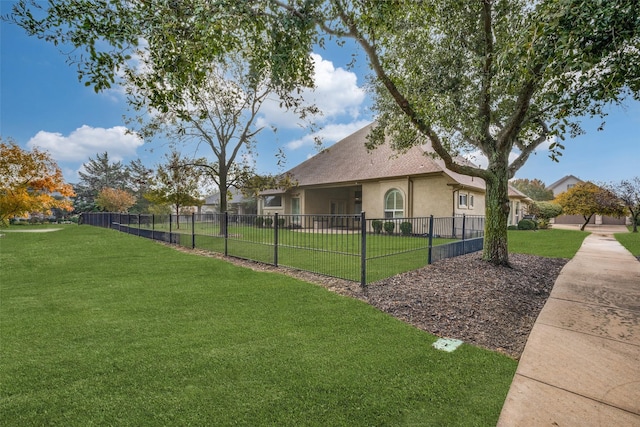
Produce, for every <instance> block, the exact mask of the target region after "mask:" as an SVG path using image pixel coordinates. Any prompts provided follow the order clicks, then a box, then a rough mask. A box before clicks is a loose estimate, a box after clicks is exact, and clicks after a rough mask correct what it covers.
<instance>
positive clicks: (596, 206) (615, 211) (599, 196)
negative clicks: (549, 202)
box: [554, 182, 625, 230]
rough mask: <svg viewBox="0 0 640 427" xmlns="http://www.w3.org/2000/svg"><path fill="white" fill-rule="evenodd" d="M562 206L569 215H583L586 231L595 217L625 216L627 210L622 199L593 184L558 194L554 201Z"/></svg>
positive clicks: (581, 227)
mask: <svg viewBox="0 0 640 427" xmlns="http://www.w3.org/2000/svg"><path fill="white" fill-rule="evenodd" d="M554 202H555V203H557V204H559V205H560V206H562V212H563V213H565V214H567V215H581V216H582V217H583V218H584V223H583V224H582V226H580V230H584V229H585V227H586V226H587V224H588V223H589V221H590V220H591V217H593V216H594V215H608V216H618V217H620V216H623V215H624V212H625V209H624V205H623V204H622V203H621V201H620V199H619V198H618V197H617V196H616V195H615V194H614V193H613V192H611V191H609V190H607V189H605V188H602V187H599V186H597V185H595V184H594V183H592V182H581V183H578V184H576V185H575V186H573V187H571V188H570V189H568V190H567V191H565V192H564V193H560V194H558V196H557V197H556V198H555V200H554Z"/></svg>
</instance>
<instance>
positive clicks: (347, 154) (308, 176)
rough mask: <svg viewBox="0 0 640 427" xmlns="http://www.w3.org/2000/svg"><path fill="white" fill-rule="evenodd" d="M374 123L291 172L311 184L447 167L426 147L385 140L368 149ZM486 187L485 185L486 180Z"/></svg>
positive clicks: (405, 174)
mask: <svg viewBox="0 0 640 427" xmlns="http://www.w3.org/2000/svg"><path fill="white" fill-rule="evenodd" d="M372 126H374V124H370V125H368V126H365V127H364V128H362V129H360V130H358V131H356V132H355V133H353V134H351V135H349V136H347V137H346V138H344V139H342V140H340V141H338V142H336V143H335V144H334V145H332V146H331V147H329V148H327V149H325V150H323V151H321V152H320V153H318V154H316V155H315V156H313V157H312V158H310V159H308V160H306V161H305V162H303V163H301V164H299V165H298V166H296V167H294V168H293V169H291V170H289V172H288V173H289V174H291V175H292V176H293V178H294V179H295V180H296V181H297V182H298V185H299V186H307V185H322V184H337V183H345V182H355V181H366V180H372V179H385V178H393V177H401V176H411V175H423V174H429V173H438V172H444V171H445V170H446V168H445V167H444V164H443V163H442V161H438V160H436V159H434V158H432V157H431V156H428V155H426V154H425V149H424V148H423V147H419V146H416V147H412V148H410V149H409V150H407V151H406V152H402V153H399V152H396V151H395V150H393V148H391V146H390V144H382V145H380V146H379V147H377V148H376V149H374V150H371V151H369V150H367V148H366V146H365V144H366V142H367V135H368V134H369V131H370V130H371V128H372ZM447 172H450V171H448V170H447ZM452 178H453V179H456V178H455V177H452ZM469 178H470V177H469ZM477 180H478V178H476V181H477ZM476 186H477V185H476ZM482 187H483V188H484V183H483V184H482Z"/></svg>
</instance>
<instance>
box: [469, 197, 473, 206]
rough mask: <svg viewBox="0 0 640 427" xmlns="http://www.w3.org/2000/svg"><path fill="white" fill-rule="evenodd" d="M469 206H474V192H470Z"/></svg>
mask: <svg viewBox="0 0 640 427" xmlns="http://www.w3.org/2000/svg"><path fill="white" fill-rule="evenodd" d="M469 208H473V194H469Z"/></svg>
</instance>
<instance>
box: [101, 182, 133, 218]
mask: <svg viewBox="0 0 640 427" xmlns="http://www.w3.org/2000/svg"><path fill="white" fill-rule="evenodd" d="M135 203H136V198H135V197H134V196H133V194H131V193H129V192H128V191H126V190H120V189H116V188H110V187H107V188H103V189H102V190H101V191H100V193H99V194H98V197H96V205H98V207H100V208H102V209H104V210H105V211H107V212H127V211H128V210H129V208H130V207H131V206H133V205H134V204H135Z"/></svg>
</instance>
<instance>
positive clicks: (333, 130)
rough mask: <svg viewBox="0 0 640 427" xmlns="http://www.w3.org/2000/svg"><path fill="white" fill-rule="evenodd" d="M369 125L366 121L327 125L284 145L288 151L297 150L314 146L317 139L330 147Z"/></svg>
mask: <svg viewBox="0 0 640 427" xmlns="http://www.w3.org/2000/svg"><path fill="white" fill-rule="evenodd" d="M370 123H371V122H370V121H368V120H358V121H355V122H351V123H342V124H332V125H327V126H325V127H324V128H322V129H320V130H319V131H318V132H315V133H312V134H308V135H305V136H303V137H302V138H300V139H296V140H294V141H290V142H289V143H287V144H286V147H287V148H288V149H290V150H297V149H299V148H301V147H311V146H313V145H315V141H316V139H318V138H319V139H320V140H321V141H322V142H323V145H326V146H330V145H333V144H334V143H335V142H337V141H340V140H341V139H343V138H345V137H347V136H349V135H351V134H352V133H354V132H355V131H357V130H360V129H362V128H363V127H365V126H367V125H368V124H370Z"/></svg>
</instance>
